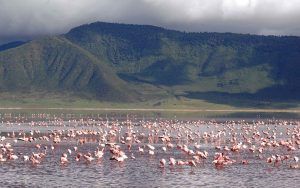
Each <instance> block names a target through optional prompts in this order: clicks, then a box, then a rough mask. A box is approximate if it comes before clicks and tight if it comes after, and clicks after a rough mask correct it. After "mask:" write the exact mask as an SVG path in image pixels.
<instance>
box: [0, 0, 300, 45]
mask: <svg viewBox="0 0 300 188" xmlns="http://www.w3.org/2000/svg"><path fill="white" fill-rule="evenodd" d="M95 21H106V22H120V23H134V24H151V25H157V26H163V27H165V28H170V29H177V30H182V31H197V32H201V31H209V32H235V33H252V34H263V35H298V36H300V0H0V43H4V42H8V41H12V40H17V39H30V38H34V37H37V36H43V35H49V34H52V35H53V34H61V33H65V32H67V31H68V30H69V29H71V28H72V27H75V26H78V25H82V24H85V23H91V22H95Z"/></svg>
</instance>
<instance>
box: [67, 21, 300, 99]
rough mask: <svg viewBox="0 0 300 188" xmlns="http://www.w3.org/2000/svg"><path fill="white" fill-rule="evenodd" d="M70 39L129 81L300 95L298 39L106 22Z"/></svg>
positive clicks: (76, 32) (189, 88)
mask: <svg viewBox="0 0 300 188" xmlns="http://www.w3.org/2000/svg"><path fill="white" fill-rule="evenodd" d="M65 37H66V38H68V39H69V40H70V41H72V42H73V43H76V44H77V45H80V46H81V47H82V48H84V49H86V50H87V51H90V52H91V53H92V54H94V55H95V56H96V57H98V58H101V59H105V60H106V62H108V63H110V64H111V66H112V67H113V68H114V69H115V70H116V71H118V73H119V75H120V76H121V77H122V78H123V79H125V80H127V81H139V82H145V83H149V82H150V83H152V84H155V85H165V86H169V87H173V86H177V85H181V86H183V87H181V89H183V90H185V91H187V92H189V91H191V92H195V91H196V92H198V91H200V92H211V91H213V92H225V93H257V94H258V95H261V94H263V95H269V94H272V95H274V97H275V96H276V98H284V97H288V98H290V97H292V98H293V97H296V98H297V94H300V62H299V60H300V38H299V37H275V36H256V35H242V34H232V33H223V34H222V33H184V32H178V31H172V30H166V29H163V28H159V27H154V26H143V25H125V24H111V23H102V22H97V23H93V24H89V25H83V26H80V27H77V28H74V29H72V30H71V31H70V32H69V33H67V34H66V35H65ZM205 86H207V88H205ZM277 92H280V93H282V95H278V93H277Z"/></svg>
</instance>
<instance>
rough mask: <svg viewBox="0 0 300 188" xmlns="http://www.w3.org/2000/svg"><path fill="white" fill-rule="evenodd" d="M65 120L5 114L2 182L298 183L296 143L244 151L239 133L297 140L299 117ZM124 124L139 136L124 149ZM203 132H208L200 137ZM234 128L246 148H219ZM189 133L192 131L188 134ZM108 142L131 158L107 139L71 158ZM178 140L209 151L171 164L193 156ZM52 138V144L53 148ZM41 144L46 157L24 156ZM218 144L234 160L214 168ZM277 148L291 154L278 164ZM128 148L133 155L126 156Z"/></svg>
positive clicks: (86, 184) (32, 184)
mask: <svg viewBox="0 0 300 188" xmlns="http://www.w3.org/2000/svg"><path fill="white" fill-rule="evenodd" d="M69 120H70V119H68V118H64V119H59V118H56V119H54V118H49V117H34V118H32V117H31V118H20V117H19V118H11V119H7V117H6V118H3V119H2V123H1V124H0V131H1V136H5V138H6V139H5V140H3V141H1V142H0V144H3V145H5V144H6V143H10V144H11V145H12V148H13V150H14V151H13V153H14V154H15V155H17V156H18V157H19V158H18V159H16V160H7V161H4V162H0V174H1V179H0V185H1V187H298V186H299V185H300V169H291V168H290V167H289V166H290V164H296V162H295V161H293V157H294V156H298V157H300V152H299V146H298V145H296V144H294V146H295V150H293V151H288V150H287V149H286V148H285V147H283V146H279V147H272V146H269V147H265V148H264V152H263V153H261V154H260V153H259V152H257V151H256V152H254V153H252V152H249V147H250V144H249V143H246V141H245V140H244V139H243V136H246V137H248V138H251V136H253V132H255V131H259V132H260V135H261V136H260V138H257V139H256V140H254V139H253V140H252V143H251V145H255V146H256V147H257V148H258V147H260V144H261V139H262V138H266V137H268V136H272V135H274V133H275V135H276V138H269V141H280V140H288V139H291V140H293V141H295V140H296V139H297V138H298V137H299V136H300V135H297V134H299V129H300V123H299V121H297V120H292V121H288V122H285V121H275V120H272V121H271V120H270V121H265V124H262V123H261V122H258V121H256V120H254V121H248V122H247V123H246V122H237V121H236V122H235V123H233V122H224V121H222V122H221V121H220V122H215V121H201V120H195V119H193V121H188V120H184V121H179V120H166V119H164V120H159V119H157V120H155V118H152V119H150V120H149V119H148V120H145V119H139V120H137V119H130V118H129V119H125V120H124V119H119V120H117V118H113V117H111V118H105V117H102V118H93V119H92V118H83V119H81V118H78V117H77V118H72V119H71V120H70V121H69ZM113 124H115V125H113ZM34 130H36V131H39V132H34V133H32V135H31V134H30V132H32V131H34ZM70 130H77V131H78V130H84V131H87V130H89V131H94V132H98V134H97V133H96V134H93V133H92V132H90V133H89V134H83V135H76V136H75V137H68V136H67V133H70ZM111 130H116V135H115V136H111V135H110V136H108V135H106V133H109V131H111ZM222 131H223V132H224V134H223V135H222V136H221V137H219V138H218V137H215V136H214V135H217V133H218V132H221V134H222ZM263 131H265V132H268V133H269V135H266V134H264V133H263ZM53 132H61V133H62V134H61V136H60V137H61V139H62V141H61V142H60V143H57V144H54V143H53V140H52V138H50V140H49V141H46V140H40V139H37V140H34V141H32V142H23V141H21V140H17V139H18V138H22V136H23V133H25V136H26V137H30V136H32V137H33V138H40V137H41V136H47V137H49V135H50V134H53ZM126 132H131V133H133V134H134V135H136V139H138V140H139V141H140V143H138V142H131V146H132V147H131V149H128V146H127V143H126V144H122V143H121V140H124V138H122V137H126ZM245 132H248V133H247V134H245ZM12 133H14V134H15V136H14V137H13V136H12ZM19 133H20V135H19ZM155 133H157V134H155ZM287 133H288V134H287ZM8 134H9V136H8ZM178 134H180V136H179V137H178ZM205 134H208V135H209V136H208V137H205V138H204V137H203V135H205ZM233 134H235V136H234V137H235V138H236V142H237V143H240V142H242V144H243V145H245V148H242V149H240V151H239V152H231V151H219V150H217V149H216V146H220V147H221V148H223V147H224V146H229V147H230V146H231V145H232V140H231V139H232V138H233V136H232V135H233ZM103 135H106V140H103ZM163 135H169V136H170V137H171V143H172V144H174V148H167V150H166V151H163V150H162V147H164V146H166V143H164V142H162V140H161V137H162V136H163ZM188 135H190V136H191V137H190V138H189V136H188ZM197 135H198V136H197ZM292 135H294V136H292ZM64 137H65V138H64ZM79 139H84V141H85V143H84V144H79V142H78V140H79ZM16 140H17V141H16ZM111 142H114V143H116V144H117V145H119V146H120V148H121V150H122V151H124V152H125V154H126V155H127V156H128V159H126V160H125V161H124V162H117V161H115V160H110V158H111V156H112V154H111V153H110V152H109V148H108V146H107V145H106V146H105V148H104V156H103V157H102V158H100V159H95V160H93V161H91V162H86V161H85V160H81V161H79V162H77V161H75V156H76V153H78V152H80V153H83V154H84V153H88V152H90V153H92V154H93V152H94V151H95V150H96V148H97V147H100V146H99V145H100V144H105V143H111ZM195 143H197V145H199V147H198V148H195ZM36 144H40V146H41V148H39V149H38V148H37V147H35V146H36ZM147 144H151V145H152V146H154V147H155V149H154V152H155V154H154V155H150V154H149V153H148V151H149V150H150V149H149V148H148V147H147ZM247 144H248V145H247ZM177 145H186V146H187V147H188V148H190V149H192V150H194V151H197V150H199V151H204V150H205V151H207V152H208V154H209V155H208V158H207V159H202V160H201V161H200V162H199V163H197V164H196V167H191V166H188V165H183V166H179V165H175V166H171V165H169V164H168V163H169V158H170V157H173V158H175V159H176V160H183V161H185V160H191V159H193V158H192V156H191V155H187V154H185V153H183V152H182V151H180V150H179V149H178V148H177ZM45 146H46V147H47V149H45ZM51 146H54V147H55V149H53V150H51V149H50V148H51ZM74 146H76V147H78V151H76V152H75V151H74V149H73V147H74ZM246 146H247V147H246ZM139 147H141V148H143V149H144V153H141V152H139V151H138V148H139ZM68 149H71V150H72V152H71V154H70V153H68ZM1 152H2V153H3V151H1ZM38 152H43V153H45V158H44V159H42V160H41V163H40V164H37V165H33V164H32V163H31V162H30V161H24V160H23V158H22V157H23V156H24V155H28V156H30V155H31V154H32V153H38ZM216 152H225V153H226V155H228V156H229V157H230V158H231V159H233V160H235V161H236V162H235V163H233V164H231V165H225V166H223V167H218V168H217V167H216V166H215V165H214V164H213V163H212V161H213V160H214V155H215V153H216ZM62 153H68V160H69V163H68V164H66V165H62V164H60V157H61V155H62ZM276 154H277V155H282V156H283V155H288V156H290V158H289V159H288V160H285V161H283V162H280V163H278V164H276V165H274V164H273V163H271V164H269V163H267V162H266V159H267V157H270V156H272V155H276ZM132 155H133V156H134V158H132V157H131V156H132ZM162 158H164V159H166V161H167V164H166V165H165V166H164V167H161V166H160V163H159V161H160V160H161V159H162ZM242 160H247V161H248V162H249V164H246V165H245V164H242V163H241V161H242ZM298 163H299V162H298Z"/></svg>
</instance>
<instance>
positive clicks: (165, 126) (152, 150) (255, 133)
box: [0, 114, 300, 169]
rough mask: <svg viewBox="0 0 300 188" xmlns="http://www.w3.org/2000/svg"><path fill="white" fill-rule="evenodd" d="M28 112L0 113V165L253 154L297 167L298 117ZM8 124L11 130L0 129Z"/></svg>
mask: <svg viewBox="0 0 300 188" xmlns="http://www.w3.org/2000/svg"><path fill="white" fill-rule="evenodd" d="M33 116H34V118H35V120H33V119H29V118H27V117H16V118H12V119H2V123H1V126H0V131H1V136H0V163H2V165H4V164H5V163H13V162H15V161H19V162H20V163H23V164H30V165H33V166H37V165H43V163H47V157H49V156H51V157H56V159H55V160H56V161H57V163H58V164H60V165H62V166H65V165H70V164H71V163H78V165H79V164H82V163H94V162H96V161H97V162H99V161H100V162H101V160H113V161H115V163H126V162H127V161H128V160H138V158H137V157H145V158H154V159H155V160H157V168H175V167H177V166H190V167H191V168H192V169H194V168H197V167H201V166H203V165H204V164H210V165H211V166H212V167H215V168H218V169H222V168H227V167H229V166H230V165H241V166H247V165H251V164H252V163H254V162H255V161H256V160H259V161H262V162H263V163H264V164H266V165H269V166H270V167H272V168H276V167H279V166H280V167H284V168H291V169H300V164H299V158H298V156H299V148H300V122H299V121H284V120H264V121H262V120H253V121H245V120H239V121H219V122H217V121H213V120H210V121H203V120H165V119H156V120H141V119H140V120H130V119H124V120H116V119H107V118H101V117H100V118H77V119H71V120H64V119H61V118H57V117H54V118H52V119H45V118H43V117H44V114H33ZM23 126H25V127H26V126H27V128H29V129H25V128H24V129H23ZM4 128H5V129H4ZM10 129H11V130H13V131H3V130H10ZM91 143H93V145H92V147H90V146H91ZM62 145H67V148H66V147H61V146H62ZM21 146H22V147H21ZM87 146H89V147H87ZM24 147H26V148H27V150H24ZM28 148H29V149H30V150H28ZM87 148H88V149H87ZM53 153H56V155H53ZM51 154H52V155H51ZM297 155H298V156H297Z"/></svg>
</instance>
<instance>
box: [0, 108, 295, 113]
mask: <svg viewBox="0 0 300 188" xmlns="http://www.w3.org/2000/svg"><path fill="white" fill-rule="evenodd" d="M0 110H70V111H141V112H143V111H144V112H266V113H300V110H282V109H170V108H45V107H1V108H0Z"/></svg>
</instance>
